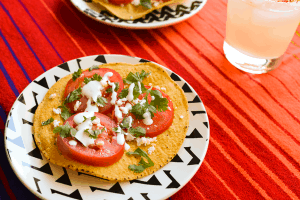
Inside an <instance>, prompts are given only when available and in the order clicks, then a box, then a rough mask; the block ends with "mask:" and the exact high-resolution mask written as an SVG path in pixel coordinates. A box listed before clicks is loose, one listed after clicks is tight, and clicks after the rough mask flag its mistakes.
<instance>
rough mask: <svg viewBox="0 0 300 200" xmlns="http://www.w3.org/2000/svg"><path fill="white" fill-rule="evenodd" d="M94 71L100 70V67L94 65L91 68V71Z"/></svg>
mask: <svg viewBox="0 0 300 200" xmlns="http://www.w3.org/2000/svg"><path fill="white" fill-rule="evenodd" d="M93 69H99V66H98V65H93V66H91V67H90V68H89V71H92V70H93Z"/></svg>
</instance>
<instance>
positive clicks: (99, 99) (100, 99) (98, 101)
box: [97, 97, 107, 107]
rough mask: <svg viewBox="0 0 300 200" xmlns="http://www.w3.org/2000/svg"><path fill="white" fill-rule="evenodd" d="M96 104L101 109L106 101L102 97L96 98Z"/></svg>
mask: <svg viewBox="0 0 300 200" xmlns="http://www.w3.org/2000/svg"><path fill="white" fill-rule="evenodd" d="M97 103H98V104H100V105H101V106H102V107H104V106H105V104H106V103H107V99H106V98H104V97H98V98H97Z"/></svg>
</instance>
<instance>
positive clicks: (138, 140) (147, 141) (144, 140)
mask: <svg viewBox="0 0 300 200" xmlns="http://www.w3.org/2000/svg"><path fill="white" fill-rule="evenodd" d="M155 141H156V137H154V138H146V137H140V138H136V143H137V146H141V145H142V144H144V145H145V146H146V145H147V144H150V143H151V142H155Z"/></svg>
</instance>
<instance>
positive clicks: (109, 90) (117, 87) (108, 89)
mask: <svg viewBox="0 0 300 200" xmlns="http://www.w3.org/2000/svg"><path fill="white" fill-rule="evenodd" d="M114 84H115V85H116V87H115V92H116V91H118V90H119V88H120V86H119V83H118V82H116V83H114ZM106 92H107V93H112V87H110V88H107V90H106Z"/></svg>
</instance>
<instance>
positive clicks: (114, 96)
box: [108, 83, 117, 105]
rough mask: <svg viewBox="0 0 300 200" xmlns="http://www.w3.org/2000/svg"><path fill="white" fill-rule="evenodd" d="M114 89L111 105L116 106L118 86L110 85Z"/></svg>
mask: <svg viewBox="0 0 300 200" xmlns="http://www.w3.org/2000/svg"><path fill="white" fill-rule="evenodd" d="M108 84H109V85H110V86H111V87H112V88H111V89H112V95H111V101H110V103H111V104H113V105H115V104H116V100H117V93H116V92H115V88H116V84H115V83H108Z"/></svg>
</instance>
